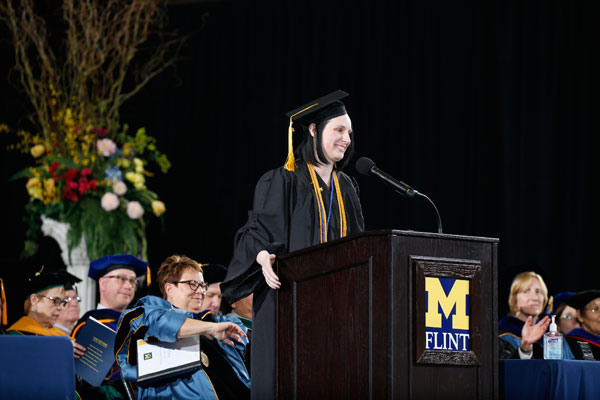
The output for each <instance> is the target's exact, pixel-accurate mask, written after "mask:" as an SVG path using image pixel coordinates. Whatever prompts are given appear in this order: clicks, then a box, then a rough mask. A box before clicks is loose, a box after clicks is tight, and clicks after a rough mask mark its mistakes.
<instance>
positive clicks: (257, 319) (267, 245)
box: [221, 162, 364, 399]
mask: <svg viewBox="0 0 600 400" xmlns="http://www.w3.org/2000/svg"><path fill="white" fill-rule="evenodd" d="M337 175H338V180H339V184H340V191H341V192H342V199H343V201H344V208H345V211H346V221H347V234H348V235H349V234H351V233H356V232H360V231H363V230H364V220H363V216H362V209H361V206H360V200H359V197H358V187H357V184H356V181H354V180H353V179H352V178H350V177H349V176H348V175H346V174H344V173H343V172H338V173H337ZM317 179H318V181H319V185H320V186H321V188H322V190H321V194H322V197H323V203H324V204H325V209H326V213H328V212H329V199H330V188H328V187H327V186H326V185H325V183H324V182H323V181H322V180H321V178H320V177H319V176H318V174H317ZM332 185H333V182H332ZM331 207H332V210H331V218H330V222H329V225H328V231H327V240H328V241H331V240H335V239H338V238H340V217H339V208H338V204H337V195H336V193H335V188H334V192H333V202H332V206H331ZM319 243H320V240H319V212H318V206H317V201H316V198H315V194H314V190H313V186H312V182H311V179H310V174H309V172H308V168H307V166H306V164H305V163H303V162H298V163H297V168H296V171H294V172H291V171H287V170H286V169H284V168H278V169H275V170H271V171H269V172H267V173H266V174H264V175H263V176H262V177H261V178H260V180H259V181H258V183H257V185H256V189H255V193H254V205H253V209H252V210H251V211H249V212H248V221H247V222H246V224H245V225H244V226H243V227H242V228H241V229H240V230H239V231H238V232H237V233H236V235H235V239H234V254H233V258H232V260H231V262H230V263H229V268H228V271H227V276H226V278H225V280H224V281H223V282H222V283H221V292H222V293H223V296H225V298H226V299H227V301H228V302H229V303H230V304H231V303H233V302H235V301H237V300H239V299H242V298H244V297H246V296H248V295H249V294H251V293H254V300H253V323H252V327H253V332H252V359H251V365H252V367H251V370H252V385H251V391H252V398H253V399H269V398H273V397H274V391H275V382H274V377H275V371H274V366H275V349H274V333H275V315H274V313H275V307H274V306H275V301H274V300H275V296H274V293H275V292H274V291H273V290H271V289H270V288H269V287H268V286H267V284H266V282H265V280H264V277H263V275H262V270H261V267H260V265H259V264H258V263H257V262H256V255H257V254H258V253H259V252H260V251H261V250H267V251H268V252H269V253H273V254H276V255H283V254H286V253H289V252H292V251H295V250H299V249H303V248H305V247H309V246H312V245H316V244H319Z"/></svg>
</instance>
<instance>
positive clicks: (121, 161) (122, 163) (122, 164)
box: [117, 158, 131, 168]
mask: <svg viewBox="0 0 600 400" xmlns="http://www.w3.org/2000/svg"><path fill="white" fill-rule="evenodd" d="M117 165H118V166H119V167H121V168H129V166H130V165H131V163H130V162H129V160H128V159H126V158H119V159H118V160H117Z"/></svg>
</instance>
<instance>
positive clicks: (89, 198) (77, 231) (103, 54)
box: [0, 0, 185, 259]
mask: <svg viewBox="0 0 600 400" xmlns="http://www.w3.org/2000/svg"><path fill="white" fill-rule="evenodd" d="M34 3H35V2H34V0H0V21H4V22H5V23H6V25H7V27H8V28H9V32H10V33H11V35H12V43H13V45H14V48H15V67H14V72H16V75H17V77H18V83H19V84H20V86H21V87H22V89H24V91H25V93H26V94H27V95H28V97H29V100H30V103H31V105H32V106H33V113H32V115H31V116H29V122H30V126H29V127H28V129H19V130H13V129H10V128H9V127H8V126H7V125H5V124H0V133H2V132H9V133H13V134H15V135H16V143H14V144H13V145H11V146H10V148H12V149H14V150H18V151H21V152H23V153H26V154H28V155H30V156H31V160H32V165H31V166H29V167H28V168H25V169H24V170H22V171H19V172H17V173H16V174H15V175H14V176H13V178H12V179H23V178H24V179H26V184H25V186H26V189H27V192H28V193H29V202H28V203H27V205H26V206H25V217H24V219H25V221H26V223H27V225H28V230H27V233H26V236H27V238H26V241H25V247H24V251H23V255H24V256H30V255H32V254H34V253H35V251H36V250H37V241H38V238H39V234H40V227H41V219H40V217H41V216H42V215H45V216H47V217H50V218H53V219H56V220H59V221H63V222H68V223H69V224H70V230H69V233H68V236H67V242H68V246H69V250H71V249H73V248H75V247H76V246H78V245H79V244H80V242H81V239H82V238H85V243H86V246H87V252H88V257H89V258H90V259H96V258H99V257H101V256H104V255H106V254H117V253H131V254H136V255H140V256H142V257H144V258H147V257H146V236H145V228H146V218H147V216H148V215H151V214H153V215H154V216H156V217H160V216H161V215H162V214H163V213H164V212H165V210H166V207H165V204H164V203H163V202H161V201H160V200H159V198H158V195H157V194H156V193H155V192H153V191H151V190H149V189H148V187H147V178H148V177H151V176H152V175H153V172H152V168H153V167H157V168H158V170H160V171H161V172H162V173H167V171H168V170H169V167H170V162H169V160H168V158H167V157H166V155H164V154H162V153H161V152H160V151H158V149H157V146H156V140H155V139H154V138H152V137H151V136H149V135H148V134H147V133H146V130H145V129H144V128H139V129H137V131H136V132H135V134H133V133H130V132H129V129H128V126H127V125H126V124H121V122H120V118H119V109H120V106H121V105H122V104H123V102H125V101H126V100H128V99H129V98H130V97H132V96H133V95H134V94H135V93H137V92H138V91H139V90H140V89H141V88H142V87H143V86H144V85H145V84H146V83H147V82H148V81H149V80H150V79H152V78H153V77H154V76H156V75H157V74H158V73H159V72H161V71H162V70H164V69H165V68H167V67H168V66H170V65H172V64H173V63H174V62H175V60H176V58H177V57H176V56H177V54H178V52H179V50H180V48H181V46H182V44H183V42H184V40H185V38H170V39H168V40H166V39H165V37H167V35H166V34H163V32H162V31H163V27H164V25H165V21H166V18H165V13H166V11H165V7H166V0H106V1H102V2H88V1H76V0H63V1H62V2H61V3H60V4H61V7H62V21H61V23H60V24H59V25H58V26H64V27H65V36H64V40H63V42H62V43H56V40H54V39H53V40H50V39H49V37H50V35H49V34H48V33H47V32H46V21H45V19H44V17H43V16H41V15H39V14H37V13H36V10H35V9H34ZM50 14H51V15H52V16H54V17H55V16H56V15H58V14H56V13H54V12H53V13H50ZM50 14H49V15H50ZM46 18H47V17H46ZM53 25H56V24H53ZM150 38H152V39H153V43H154V44H153V45H152V46H148V47H146V48H143V47H142V44H143V43H145V42H146V41H148V40H149V39H150ZM136 59H141V61H139V62H138V63H134V60H136ZM134 65H135V66H136V68H135V70H134V72H133V73H132V72H130V71H131V70H132V66H134ZM31 132H34V133H31Z"/></svg>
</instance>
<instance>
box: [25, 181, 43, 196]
mask: <svg viewBox="0 0 600 400" xmlns="http://www.w3.org/2000/svg"><path fill="white" fill-rule="evenodd" d="M25 187H26V188H27V192H28V193H29V196H31V197H32V198H34V199H38V200H42V182H41V181H40V178H38V177H37V176H34V177H33V178H29V180H28V181H27V184H26V185H25Z"/></svg>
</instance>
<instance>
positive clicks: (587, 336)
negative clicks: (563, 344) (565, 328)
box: [565, 290, 600, 361]
mask: <svg viewBox="0 0 600 400" xmlns="http://www.w3.org/2000/svg"><path fill="white" fill-rule="evenodd" d="M567 304H568V305H569V306H571V307H573V308H574V309H575V310H577V311H576V318H577V322H579V324H580V325H581V327H580V328H575V329H573V330H572V331H570V332H569V333H568V334H567V335H566V336H565V338H566V341H567V343H568V345H569V347H570V349H571V351H572V352H573V355H574V356H575V358H576V359H577V360H596V361H600V290H587V291H584V292H579V293H577V294H575V295H573V296H571V297H569V298H568V299H567Z"/></svg>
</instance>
